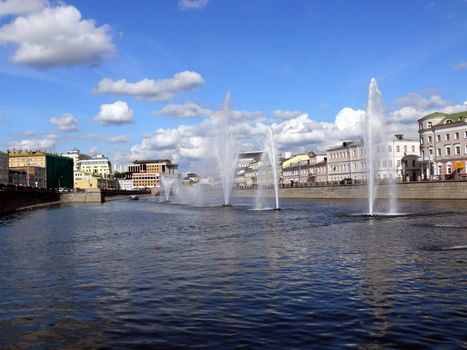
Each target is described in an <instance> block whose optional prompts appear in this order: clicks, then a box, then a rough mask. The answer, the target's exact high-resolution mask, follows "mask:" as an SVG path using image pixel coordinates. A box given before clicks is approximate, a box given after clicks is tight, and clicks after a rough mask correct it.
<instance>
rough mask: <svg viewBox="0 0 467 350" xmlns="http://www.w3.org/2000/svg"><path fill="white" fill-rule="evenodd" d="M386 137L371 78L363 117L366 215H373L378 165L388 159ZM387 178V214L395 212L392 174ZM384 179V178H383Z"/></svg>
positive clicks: (381, 107)
mask: <svg viewBox="0 0 467 350" xmlns="http://www.w3.org/2000/svg"><path fill="white" fill-rule="evenodd" d="M387 141H388V136H387V134H386V130H385V117H384V111H383V105H382V103H381V92H380V91H379V89H378V85H377V83H376V79H374V78H372V79H371V82H370V87H369V89H368V105H367V110H366V116H365V132H364V143H365V150H366V159H367V187H368V215H370V216H373V215H375V212H374V205H375V199H376V193H377V190H378V179H379V176H378V168H377V163H378V164H384V163H387V161H388V160H389V157H388V155H387V152H386V149H387V145H388V143H387ZM390 171H391V175H390V176H389V177H388V181H389V191H388V194H389V195H390V198H389V200H390V202H389V212H390V213H394V212H395V211H396V203H395V202H396V199H395V188H394V182H393V180H392V179H391V178H393V177H394V173H393V171H392V169H391V170H390ZM383 177H384V176H383Z"/></svg>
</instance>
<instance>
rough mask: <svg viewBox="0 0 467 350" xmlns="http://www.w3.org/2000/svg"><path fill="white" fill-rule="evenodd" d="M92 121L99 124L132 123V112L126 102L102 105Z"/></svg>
mask: <svg viewBox="0 0 467 350" xmlns="http://www.w3.org/2000/svg"><path fill="white" fill-rule="evenodd" d="M94 120H96V121H98V122H99V123H101V124H125V123H132V122H133V121H134V118H133V110H132V109H131V108H130V107H128V104H127V103H126V102H122V101H117V102H114V103H111V104H103V105H101V107H100V111H99V113H98V114H97V115H96V116H95V117H94Z"/></svg>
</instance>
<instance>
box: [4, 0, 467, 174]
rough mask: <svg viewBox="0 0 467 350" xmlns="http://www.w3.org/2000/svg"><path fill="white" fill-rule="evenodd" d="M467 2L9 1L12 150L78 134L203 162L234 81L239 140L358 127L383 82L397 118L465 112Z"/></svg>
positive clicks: (316, 139)
mask: <svg viewBox="0 0 467 350" xmlns="http://www.w3.org/2000/svg"><path fill="white" fill-rule="evenodd" d="M466 15H467V1H465V0H442V1H441V0H438V1H437V0H434V1H417V0H411V1H397V0H396V1H344V0H334V1H332V0H331V1H318V0H315V1H310V0H290V1H289V0H288V1H285V0H249V1H242V0H182V1H178V0H157V1H150V0H148V1H143V0H138V1H134V2H128V1H120V0H114V1H112V2H108V1H84V0H83V1H65V2H63V1H60V2H58V1H54V0H49V1H43V0H6V1H0V84H1V87H2V89H1V94H0V149H2V150H6V149H8V148H12V147H16V148H46V149H48V150H50V151H55V152H64V151H67V150H69V149H71V148H73V147H78V148H79V149H80V150H81V151H82V152H85V153H96V152H99V153H104V154H106V155H108V156H110V157H111V159H112V160H113V161H114V163H117V164H120V163H121V164H125V163H127V162H129V161H131V160H134V159H141V158H162V157H169V158H172V159H174V160H175V161H177V162H180V163H181V164H182V165H185V167H194V166H195V165H196V164H197V163H199V160H200V159H201V158H204V156H205V154H206V152H208V153H209V149H210V141H209V139H210V138H211V137H212V136H213V135H215V133H216V127H217V124H216V111H217V110H219V109H220V108H221V106H222V103H223V99H224V96H225V95H226V93H227V91H228V90H230V91H231V93H232V100H233V109H234V110H235V111H236V118H235V125H234V130H235V132H236V133H238V140H239V146H238V147H239V149H241V150H250V149H258V148H261V142H262V141H261V140H262V135H263V134H264V130H265V129H266V128H268V127H272V129H273V132H274V135H275V136H276V138H277V143H278V146H279V148H280V150H282V151H303V150H320V149H325V148H326V147H329V146H331V145H334V144H336V143H338V142H340V141H342V140H345V139H350V138H355V137H358V136H359V123H360V120H361V118H362V116H363V114H364V112H363V111H364V109H365V104H366V98H367V94H368V93H367V91H368V84H369V81H370V79H371V78H372V77H375V78H376V79H377V81H378V84H379V88H380V90H381V91H382V94H383V99H384V104H385V109H386V115H387V123H388V125H389V128H390V129H391V131H402V132H405V133H408V134H411V135H413V136H415V135H416V123H415V121H416V119H417V118H420V117H422V116H423V115H425V114H426V113H429V112H431V111H433V110H440V111H446V112H453V111H460V110H466V109H467V104H465V102H466V100H467V93H466V92H467V85H466V82H467V46H466V45H465V44H466V41H467V40H466V39H467V20H466V19H467V18H466V17H467V16H466Z"/></svg>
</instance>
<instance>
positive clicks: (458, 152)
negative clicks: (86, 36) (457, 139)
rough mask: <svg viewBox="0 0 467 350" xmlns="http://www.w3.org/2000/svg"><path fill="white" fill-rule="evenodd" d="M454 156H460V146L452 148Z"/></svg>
mask: <svg viewBox="0 0 467 350" xmlns="http://www.w3.org/2000/svg"><path fill="white" fill-rule="evenodd" d="M454 154H461V146H460V145H456V146H454Z"/></svg>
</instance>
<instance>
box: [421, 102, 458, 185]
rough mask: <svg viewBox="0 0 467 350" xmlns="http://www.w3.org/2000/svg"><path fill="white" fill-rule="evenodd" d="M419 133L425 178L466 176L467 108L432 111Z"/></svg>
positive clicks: (424, 119)
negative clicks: (462, 109) (453, 111)
mask: <svg viewBox="0 0 467 350" xmlns="http://www.w3.org/2000/svg"><path fill="white" fill-rule="evenodd" d="M418 133H419V137H420V153H421V161H422V173H423V178H424V179H433V178H435V179H450V178H456V177H466V176H467V170H466V169H467V111H464V112H460V113H453V114H447V113H438V112H437V113H432V114H429V115H427V116H425V117H423V118H421V119H419V120H418Z"/></svg>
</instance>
